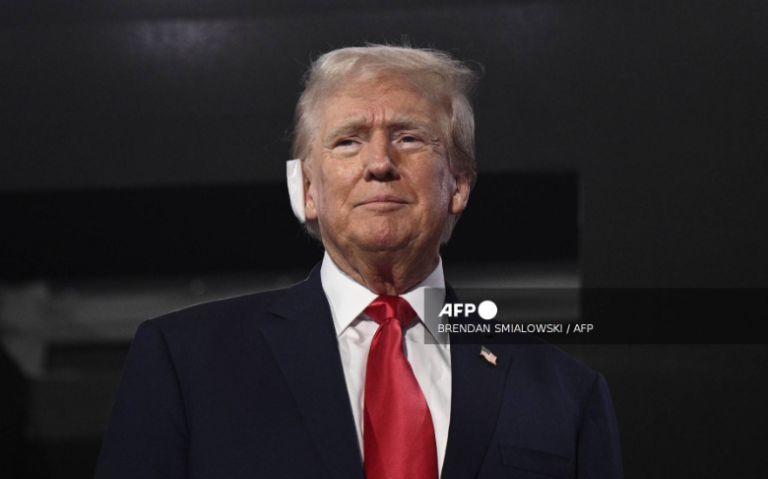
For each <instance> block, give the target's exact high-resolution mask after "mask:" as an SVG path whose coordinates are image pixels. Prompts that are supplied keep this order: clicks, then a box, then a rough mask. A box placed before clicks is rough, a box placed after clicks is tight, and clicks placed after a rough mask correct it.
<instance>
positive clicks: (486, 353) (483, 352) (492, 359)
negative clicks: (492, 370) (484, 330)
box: [480, 346, 496, 366]
mask: <svg viewBox="0 0 768 479" xmlns="http://www.w3.org/2000/svg"><path fill="white" fill-rule="evenodd" d="M480 356H482V357H483V358H485V360H486V361H488V362H489V363H491V364H493V365H494V366H496V355H495V354H493V353H492V352H491V350H490V349H488V348H486V347H485V346H480Z"/></svg>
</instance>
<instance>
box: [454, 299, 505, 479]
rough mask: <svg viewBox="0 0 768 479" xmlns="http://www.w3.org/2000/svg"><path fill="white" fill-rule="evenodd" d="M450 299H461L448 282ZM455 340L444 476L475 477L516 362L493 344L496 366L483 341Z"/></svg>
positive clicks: (463, 478)
mask: <svg viewBox="0 0 768 479" xmlns="http://www.w3.org/2000/svg"><path fill="white" fill-rule="evenodd" d="M446 301H447V302H458V301H459V300H458V297H457V296H456V293H455V292H454V291H453V289H452V288H451V287H450V286H448V285H447V286H446ZM456 343H457V344H454V340H453V337H452V338H451V373H452V384H453V385H452V391H451V421H450V426H449V430H448V445H447V448H446V453H445V461H444V463H443V471H442V475H441V479H466V478H469V477H475V476H476V475H477V473H478V471H479V470H480V467H481V465H482V463H483V459H484V458H485V455H486V453H487V451H488V447H489V445H490V442H491V438H492V437H493V433H494V431H495V429H496V423H497V419H498V416H499V410H500V408H501V401H502V397H503V395H504V384H505V381H506V378H507V373H508V371H509V366H510V364H511V363H512V357H511V355H510V354H509V353H508V352H507V351H506V350H505V349H502V348H493V347H491V348H492V350H493V352H494V353H495V354H496V356H497V360H496V366H493V365H491V364H490V363H489V362H488V361H486V360H485V359H483V357H482V356H480V347H481V345H480V344H458V341H456Z"/></svg>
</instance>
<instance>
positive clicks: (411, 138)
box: [400, 135, 421, 143]
mask: <svg viewBox="0 0 768 479" xmlns="http://www.w3.org/2000/svg"><path fill="white" fill-rule="evenodd" d="M400 141H402V142H403V143H419V142H421V138H419V137H417V136H412V135H406V136H404V137H402V138H400Z"/></svg>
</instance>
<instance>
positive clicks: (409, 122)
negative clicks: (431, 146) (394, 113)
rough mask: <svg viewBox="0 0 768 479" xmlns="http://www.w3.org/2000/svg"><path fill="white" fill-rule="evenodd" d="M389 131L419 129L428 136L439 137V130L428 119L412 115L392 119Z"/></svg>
mask: <svg viewBox="0 0 768 479" xmlns="http://www.w3.org/2000/svg"><path fill="white" fill-rule="evenodd" d="M388 129H389V131H399V130H418V131H421V132H424V133H425V134H426V135H427V136H429V137H430V138H432V139H434V138H437V137H438V135H437V132H436V131H435V127H434V126H433V125H432V124H431V123H428V122H426V121H423V120H419V119H417V118H414V117H411V116H402V117H396V118H393V119H392V122H390V124H389V125H388Z"/></svg>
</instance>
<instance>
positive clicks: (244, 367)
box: [96, 46, 621, 479]
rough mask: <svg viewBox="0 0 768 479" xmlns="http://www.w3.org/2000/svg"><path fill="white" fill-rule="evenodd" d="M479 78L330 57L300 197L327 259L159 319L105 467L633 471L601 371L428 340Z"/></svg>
mask: <svg viewBox="0 0 768 479" xmlns="http://www.w3.org/2000/svg"><path fill="white" fill-rule="evenodd" d="M474 80H475V76H474V74H473V73H472V71H471V70H470V69H468V68H467V67H466V66H464V65H463V64H461V63H460V62H457V61H455V60H453V59H452V58H450V57H449V56H448V55H446V54H443V53H440V52H435V51H429V50H418V49H411V48H401V47H390V46H370V47H364V48H346V49H340V50H336V51H333V52H330V53H328V54H326V55H323V56H322V57H320V58H319V59H318V60H317V61H316V62H315V63H314V65H313V66H312V69H311V71H310V73H309V75H308V77H307V85H306V88H305V91H304V93H303V94H302V96H301V98H300V100H299V103H298V106H297V112H296V138H295V144H294V154H295V156H296V157H298V158H300V163H299V164H298V166H299V168H298V170H297V171H296V172H295V173H296V176H295V178H301V183H300V186H301V187H300V188H298V189H297V190H295V191H298V195H295V197H294V210H295V211H296V213H297V216H299V218H300V219H303V220H305V221H306V224H307V228H308V230H309V232H310V233H311V234H312V235H314V236H315V237H317V238H318V239H320V240H321V241H322V243H323V246H324V247H325V251H326V254H325V257H324V259H323V262H322V263H321V265H318V267H316V268H315V269H314V270H313V271H312V273H311V274H310V276H309V278H308V279H307V280H306V281H304V282H302V283H300V284H298V285H295V286H293V287H292V288H289V289H287V290H282V291H271V292H267V293H260V294H254V295H250V296H245V297H240V298H234V299H229V300H224V301H219V302H214V303H208V304H203V305H199V306H195V307H192V308H188V309H186V310H182V311H179V312H175V313H171V314H169V315H167V316H164V317H161V318H158V319H154V320H151V321H148V322H146V323H144V324H143V325H142V326H141V327H140V328H139V330H138V332H137V333H136V338H135V341H134V344H133V346H132V348H131V353H130V355H129V358H128V361H127V363H126V366H125V371H124V376H123V381H122V384H121V387H120V391H119V393H118V397H117V400H116V403H115V406H114V411H113V415H112V419H111V421H110V424H109V427H108V430H107V434H106V437H105V440H104V445H103V447H102V452H101V457H100V460H99V464H98V470H97V474H96V477H97V478H99V479H101V478H104V479H106V478H161V477H162V478H196V477H205V478H214V477H221V478H239V477H242V478H246V477H247V478H254V477H264V478H299V477H302V478H314V477H318V478H319V477H330V478H339V479H340V478H362V477H367V478H368V479H379V478H382V479H383V478H391V479H394V478H419V479H421V478H424V479H437V478H438V477H440V478H442V479H459V478H469V477H479V478H492V477H520V478H531V479H533V478H544V477H554V478H566V477H568V478H570V477H579V478H585V477H590V478H616V477H620V475H621V461H620V456H619V446H618V435H617V431H616V424H615V417H614V413H613V408H612V405H611V401H610V397H609V395H608V390H607V387H606V384H605V381H604V379H603V378H602V376H600V375H599V374H597V373H595V372H593V371H591V370H589V369H588V368H586V367H585V366H583V365H581V364H579V363H578V362H576V361H575V360H573V359H572V358H570V357H569V356H567V355H566V354H564V353H562V352H561V351H559V350H558V349H556V348H554V347H552V346H549V345H546V344H539V343H538V342H536V341H534V340H525V341H522V342H521V343H520V344H512V345H496V346H493V348H494V349H493V353H492V354H493V360H492V361H491V360H489V359H488V358H489V356H488V354H487V353H486V354H485V356H483V355H480V354H479V352H480V351H481V349H480V346H479V345H473V344H425V342H426V341H425V337H426V336H427V335H432V334H435V332H434V325H430V324H427V323H426V322H425V321H424V317H425V314H424V310H425V305H424V295H423V292H424V290H425V288H446V287H447V286H446V284H445V281H444V279H443V269H442V263H441V260H440V256H439V248H440V245H441V243H443V242H445V241H447V240H448V238H449V236H450V234H451V231H452V229H453V227H454V225H455V223H456V221H457V219H458V217H459V215H460V214H461V213H462V211H463V210H464V209H465V208H466V206H467V201H468V198H469V193H470V190H471V187H472V185H473V184H474V180H475V161H474V119H473V116H472V110H471V106H470V103H469V101H468V99H467V95H468V92H469V90H470V89H471V88H472V85H473V83H474ZM295 178H294V179H295ZM297 198H298V200H297ZM447 290H448V294H449V295H453V293H452V291H451V290H450V287H447ZM449 299H452V298H449Z"/></svg>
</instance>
